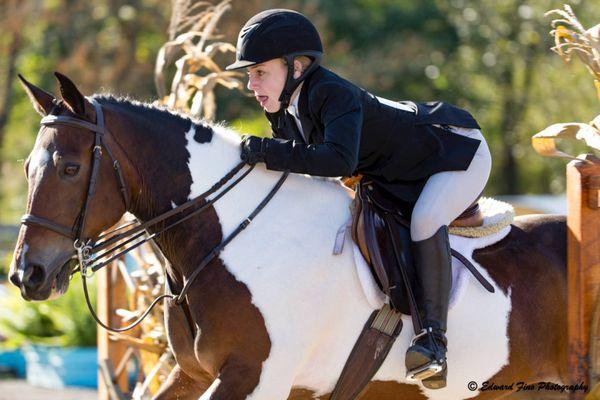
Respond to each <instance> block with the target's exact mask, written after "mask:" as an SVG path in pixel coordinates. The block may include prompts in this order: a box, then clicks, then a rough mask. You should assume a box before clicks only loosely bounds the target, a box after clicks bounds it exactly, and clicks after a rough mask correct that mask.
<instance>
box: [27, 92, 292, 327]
mask: <svg viewBox="0 0 600 400" xmlns="http://www.w3.org/2000/svg"><path fill="white" fill-rule="evenodd" d="M88 100H89V101H90V102H91V103H92V105H93V106H94V109H95V111H96V123H95V124H93V123H90V122H87V121H84V120H82V119H79V118H75V117H71V116H65V115H47V116H45V117H43V118H42V120H41V122H40V124H41V125H43V126H50V125H67V126H74V127H78V128H83V129H85V130H86V131H91V132H92V133H93V134H94V147H93V148H92V167H91V171H90V179H89V182H88V188H87V192H86V197H85V200H84V202H83V206H82V208H81V211H80V212H79V215H78V217H77V218H76V219H75V222H74V224H73V226H72V227H71V228H69V227H66V226H64V225H61V224H58V223H56V222H54V221H52V220H49V219H47V218H43V217H40V216H36V215H33V214H25V215H23V217H22V218H21V223H22V224H23V225H27V226H40V227H43V228H46V229H49V230H51V231H53V232H55V233H58V234H60V235H62V236H65V237H67V238H69V239H72V240H73V247H74V255H76V257H77V260H78V266H77V267H76V268H75V269H74V270H73V271H72V272H71V274H74V273H76V272H77V271H79V272H81V278H82V279H81V281H82V284H83V290H84V295H85V300H86V303H87V306H88V309H89V310H90V313H91V315H92V317H93V318H94V320H95V321H96V322H97V323H98V324H99V325H100V326H102V327H103V328H104V329H107V330H109V331H112V332H124V331H128V330H130V329H132V328H134V327H136V326H137V325H138V324H139V323H141V322H142V320H143V319H144V318H145V317H146V316H147V315H148V314H149V313H150V311H151V310H152V309H153V308H154V306H155V305H156V304H158V302H159V301H160V300H162V299H164V298H171V299H172V300H173V301H174V302H175V303H176V304H182V303H183V301H184V300H185V298H186V294H187V292H188V290H189V289H190V286H191V284H192V283H193V282H194V280H195V279H196V278H197V277H198V276H199V274H200V272H201V271H202V270H203V269H204V268H205V267H206V266H207V265H208V264H209V263H210V262H211V261H212V260H213V259H214V258H215V257H216V256H217V255H219V253H220V252H221V251H222V250H223V249H224V248H225V246H227V244H228V243H229V242H231V241H232V240H233V239H234V238H235V237H236V236H237V235H238V234H239V233H240V232H241V231H242V230H244V229H246V227H248V225H249V224H250V223H251V222H252V220H253V219H254V218H255V217H256V215H258V213H260V211H262V209H263V208H264V207H265V206H266V205H267V204H268V202H269V201H270V200H271V199H272V198H273V197H274V196H275V193H276V192H277V191H278V190H279V188H281V186H282V185H283V182H284V181H285V180H286V178H287V176H288V175H289V172H287V171H286V172H284V173H283V174H282V175H281V177H280V178H279V180H278V181H277V183H276V184H275V185H274V186H273V188H272V189H271V191H270V192H269V193H268V194H267V195H266V196H265V198H264V199H263V200H262V201H261V203H260V204H259V205H258V206H257V207H256V208H255V209H254V211H252V213H250V214H249V215H248V217H247V218H246V219H244V221H242V222H241V223H240V224H239V225H238V227H237V228H236V229H235V230H234V231H233V232H232V233H230V234H229V235H228V236H227V237H226V238H225V239H223V241H222V242H221V243H219V244H218V245H217V246H215V247H214V248H213V249H212V250H211V251H210V252H209V253H208V254H207V255H206V256H205V257H204V259H203V260H202V261H201V262H200V264H199V266H198V267H197V268H196V269H195V270H194V271H193V272H192V274H191V275H190V276H189V277H188V278H187V280H186V281H185V283H184V285H183V288H182V290H181V292H180V293H179V294H177V295H175V294H170V293H166V294H163V295H161V296H158V297H157V298H156V299H154V301H153V302H152V303H151V304H150V306H149V307H148V308H147V309H146V311H145V312H144V313H143V314H142V315H141V316H140V317H139V318H138V319H137V320H135V321H134V322H133V323H131V324H129V325H127V326H125V327H123V328H114V327H110V326H108V325H106V324H105V323H103V322H102V321H100V319H99V318H98V316H97V315H96V313H95V311H94V308H93V306H92V304H91V301H90V298H89V293H88V288H87V281H86V279H87V278H90V277H91V276H92V275H93V274H94V273H95V272H96V271H98V270H99V269H100V268H102V267H104V266H106V265H108V264H109V263H111V262H112V261H114V260H115V259H117V258H119V257H121V256H123V255H124V254H125V253H127V252H129V251H131V250H133V249H135V248H136V247H139V246H141V245H142V244H144V243H146V242H148V241H150V240H153V239H154V238H156V237H157V236H158V235H160V234H161V233H163V232H165V231H166V230H169V229H171V228H173V227H174V226H176V225H178V224H180V223H182V222H184V221H186V220H188V219H190V218H191V217H193V216H195V215H197V214H199V213H201V212H203V211H205V210H207V209H209V207H211V206H213V204H214V203H216V202H217V200H219V199H220V198H221V197H223V196H224V195H225V194H226V193H227V192H229V191H230V190H231V189H232V188H233V187H235V186H236V185H237V184H238V183H239V182H241V181H242V180H243V179H244V178H245V177H246V176H248V174H250V172H251V171H252V170H253V169H254V165H249V168H247V169H246V170H245V171H244V172H242V173H241V174H239V176H238V177H237V178H236V175H238V173H239V172H240V171H241V170H242V169H243V168H244V167H245V166H247V164H246V163H244V162H240V163H239V164H237V165H236V166H235V167H234V168H233V169H231V170H230V171H229V172H228V173H227V174H225V176H223V178H221V179H220V180H219V181H218V182H216V183H215V184H214V185H213V186H212V187H211V188H210V189H208V190H207V191H205V192H204V193H202V194H200V195H198V196H196V197H194V198H193V199H191V200H189V201H187V202H185V203H183V204H181V205H179V206H177V207H175V208H173V209H172V210H169V211H167V212H165V213H162V214H160V215H158V216H156V217H154V218H151V219H150V220H148V221H146V222H144V223H139V222H137V221H134V222H131V223H127V224H124V225H121V226H119V227H116V228H114V229H112V230H111V231H109V232H106V233H104V234H102V235H100V236H99V237H97V238H95V239H92V238H84V229H85V222H86V217H87V212H88V208H89V205H90V202H91V200H92V198H93V197H94V193H95V190H96V184H97V180H98V172H99V170H100V162H101V159H102V149H103V148H104V150H105V151H106V153H107V154H108V156H109V157H110V159H111V161H112V165H113V169H114V171H115V174H116V177H117V182H118V185H119V191H120V192H121V195H122V197H123V204H124V206H125V211H129V206H130V198H129V194H128V191H127V186H126V184H125V179H124V177H123V172H122V170H121V165H120V163H119V161H118V160H117V159H116V158H115V157H114V154H113V153H112V151H111V150H110V148H109V147H108V144H107V143H106V141H105V140H103V138H104V136H105V135H107V134H108V133H109V132H108V129H107V128H106V126H105V125H104V114H103V113H102V107H101V105H100V103H98V101H97V100H95V99H94V98H88ZM234 178H235V179H234ZM226 185H227V186H226ZM222 188H223V189H222ZM220 189H222V190H221V191H220V192H218V191H219V190H220ZM217 192H218V193H217ZM215 193H216V194H215ZM213 194H215V196H214V197H212V198H211V199H210V200H207V198H208V196H211V195H213ZM184 212H187V213H185V214H183V213H184ZM167 219H171V220H170V221H169V222H168V223H167V221H166V220H167ZM162 222H164V223H165V225H166V226H164V227H162V228H160V229H158V230H155V232H153V233H151V234H150V233H149V232H148V228H150V227H152V226H155V225H157V224H159V223H162ZM134 225H135V226H134ZM132 226H134V227H132ZM126 228H130V229H127V230H126V231H125V232H122V233H118V234H117V233H116V232H119V231H122V230H124V229H126ZM127 245H129V246H127ZM126 246H127V247H126ZM120 248H124V249H123V250H121V251H120V252H118V253H117V254H114V252H115V251H116V250H117V249H120Z"/></svg>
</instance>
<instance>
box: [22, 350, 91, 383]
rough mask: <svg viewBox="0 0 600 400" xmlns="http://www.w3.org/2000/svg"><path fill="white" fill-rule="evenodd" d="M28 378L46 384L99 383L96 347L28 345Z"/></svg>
mask: <svg viewBox="0 0 600 400" xmlns="http://www.w3.org/2000/svg"><path fill="white" fill-rule="evenodd" d="M23 353H24V354H25V359H26V360H27V382H29V383H30V384H32V385H35V386H41V387H46V388H57V389H59V388H64V387H65V386H79V387H88V388H97V387H98V351H97V349H96V348H95V347H54V346H39V345H35V346H27V347H24V348H23Z"/></svg>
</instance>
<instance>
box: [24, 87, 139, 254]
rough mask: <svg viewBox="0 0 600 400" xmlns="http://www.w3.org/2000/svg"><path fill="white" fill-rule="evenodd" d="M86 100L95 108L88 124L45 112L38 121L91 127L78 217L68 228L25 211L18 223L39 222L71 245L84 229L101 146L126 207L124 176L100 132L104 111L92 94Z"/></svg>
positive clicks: (78, 244) (80, 242)
mask: <svg viewBox="0 0 600 400" xmlns="http://www.w3.org/2000/svg"><path fill="white" fill-rule="evenodd" d="M89 101H90V102H91V103H92V105H93V106H94V108H95V110H96V123H95V124H92V123H90V122H87V121H84V120H82V119H79V118H75V117H70V116H67V115H47V116H45V117H44V118H42V120H41V121H40V125H42V126H50V125H67V126H74V127H78V128H83V129H85V130H89V131H92V132H93V134H94V147H93V148H92V169H91V172H90V180H89V183H88V188H87V192H86V197H85V201H84V203H83V207H82V208H81V211H80V212H79V215H78V217H77V218H76V219H75V222H74V224H73V226H72V227H71V228H68V227H66V226H64V225H61V224H58V223H56V222H54V221H51V220H49V219H47V218H43V217H39V216H35V215H32V214H25V215H23V217H21V223H22V224H24V225H38V226H42V227H44V228H46V229H49V230H51V231H54V232H56V233H58V234H60V235H62V236H66V237H68V238H70V239H74V240H75V245H76V246H75V247H76V248H77V247H83V246H84V245H83V243H84V242H85V241H84V240H83V232H84V229H85V221H86V216H87V210H88V207H89V204H90V201H91V200H92V197H93V196H94V193H95V191H96V182H97V179H98V172H99V171H100V161H101V158H102V148H104V150H105V151H106V153H107V154H108V156H109V157H110V159H111V160H112V163H113V168H114V170H115V173H116V175H117V182H118V183H119V190H120V192H121V195H122V197H123V204H124V206H125V210H126V211H127V210H128V209H129V195H128V192H127V186H126V185H125V179H124V178H123V172H122V170H121V165H120V164H119V161H117V159H116V158H115V156H114V154H113V152H112V151H111V150H110V148H109V147H108V144H107V143H106V142H105V141H104V140H103V138H104V135H105V134H106V133H107V130H106V127H105V126H104V114H103V113H102V107H101V106H100V103H98V101H96V100H95V99H93V98H90V99H89Z"/></svg>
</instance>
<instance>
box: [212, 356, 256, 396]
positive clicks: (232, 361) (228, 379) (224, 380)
mask: <svg viewBox="0 0 600 400" xmlns="http://www.w3.org/2000/svg"><path fill="white" fill-rule="evenodd" d="M260 372H261V366H260V365H253V364H252V363H249V362H246V361H244V360H240V359H237V358H235V357H230V358H229V359H228V360H227V361H226V362H225V364H224V365H223V367H222V368H221V373H220V374H219V380H220V383H219V386H218V387H217V388H216V389H215V391H214V392H213V394H212V395H211V396H210V400H244V399H245V398H246V397H247V396H248V395H249V394H250V393H252V392H253V391H254V389H255V388H256V386H257V385H258V381H259V379H260Z"/></svg>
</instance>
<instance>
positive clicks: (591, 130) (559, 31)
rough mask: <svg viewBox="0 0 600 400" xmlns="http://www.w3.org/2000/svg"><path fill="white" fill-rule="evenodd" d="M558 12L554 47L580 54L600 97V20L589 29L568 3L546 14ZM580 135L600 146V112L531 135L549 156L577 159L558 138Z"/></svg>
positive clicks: (567, 54)
mask: <svg viewBox="0 0 600 400" xmlns="http://www.w3.org/2000/svg"><path fill="white" fill-rule="evenodd" d="M552 14H554V15H558V16H559V18H557V19H554V20H553V21H552V27H553V28H554V29H552V30H551V31H550V34H551V35H552V36H554V42H555V45H554V47H552V50H553V51H554V52H556V53H558V55H559V56H560V57H561V58H562V59H563V60H565V61H566V62H569V61H571V58H572V56H573V54H575V55H577V57H579V59H580V60H581V61H582V62H583V63H584V65H585V66H586V67H587V69H588V70H589V71H590V73H591V74H592V76H593V77H594V84H595V85H596V91H597V93H598V98H599V99H600V24H598V25H596V26H594V27H592V28H590V29H587V30H586V29H585V28H584V27H583V25H582V24H581V23H580V22H579V20H578V19H577V16H576V15H575V13H574V12H573V10H572V9H571V7H570V6H569V5H567V4H565V5H564V10H560V9H557V10H551V11H548V12H547V13H546V15H552ZM565 138H566V139H577V140H581V141H584V142H585V143H586V144H587V145H588V146H589V147H591V148H593V149H596V150H600V115H598V116H596V118H594V120H593V121H591V122H590V123H588V124H585V123H577V122H572V123H561V124H553V125H550V126H549V127H547V128H546V129H544V130H543V131H541V132H539V133H537V134H535V135H534V136H533V138H532V139H531V143H532V145H533V148H534V149H535V150H536V151H537V152H538V153H539V154H541V155H543V156H547V157H560V158H567V159H575V158H576V157H574V156H572V155H570V154H567V153H564V152H562V151H560V150H558V148H557V146H556V140H557V139H565Z"/></svg>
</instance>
